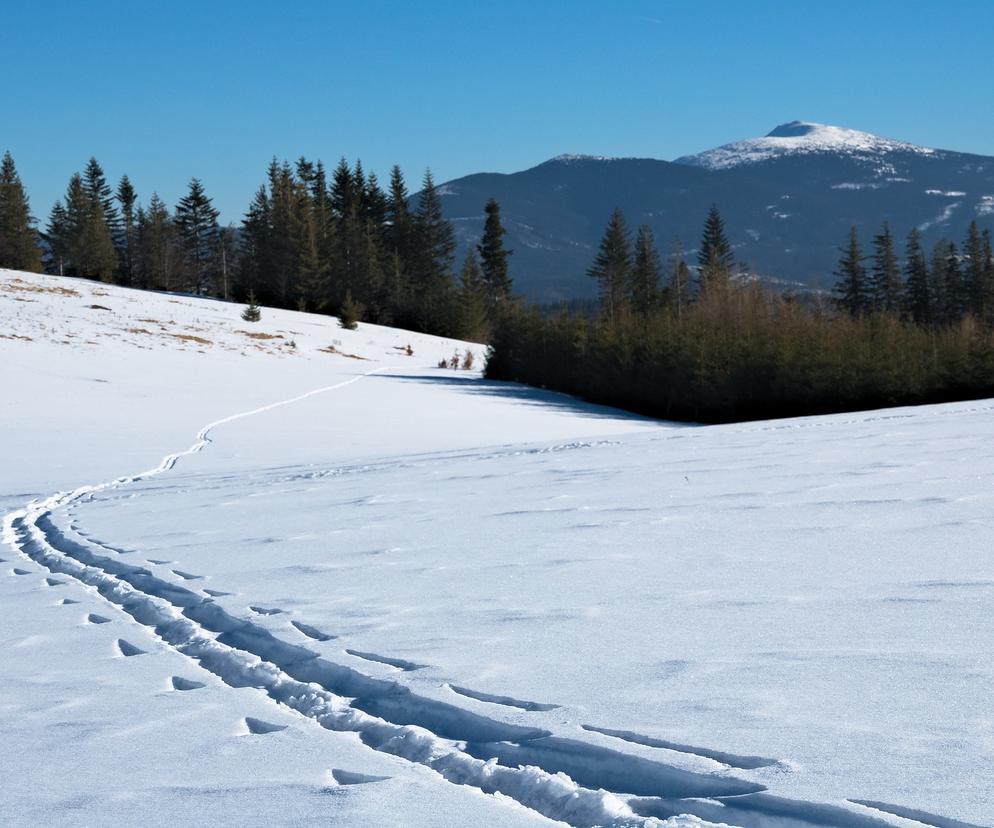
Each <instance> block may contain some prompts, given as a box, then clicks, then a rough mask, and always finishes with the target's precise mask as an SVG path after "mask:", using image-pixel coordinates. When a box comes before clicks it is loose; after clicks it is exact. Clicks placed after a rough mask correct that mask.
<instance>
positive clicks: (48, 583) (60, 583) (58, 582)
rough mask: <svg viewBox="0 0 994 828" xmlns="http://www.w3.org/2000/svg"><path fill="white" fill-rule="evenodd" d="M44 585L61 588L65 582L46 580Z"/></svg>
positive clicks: (52, 579)
mask: <svg viewBox="0 0 994 828" xmlns="http://www.w3.org/2000/svg"><path fill="white" fill-rule="evenodd" d="M45 583H46V584H47V585H48V586H62V585H63V584H64V583H65V581H60V580H59V579H58V578H46V579H45Z"/></svg>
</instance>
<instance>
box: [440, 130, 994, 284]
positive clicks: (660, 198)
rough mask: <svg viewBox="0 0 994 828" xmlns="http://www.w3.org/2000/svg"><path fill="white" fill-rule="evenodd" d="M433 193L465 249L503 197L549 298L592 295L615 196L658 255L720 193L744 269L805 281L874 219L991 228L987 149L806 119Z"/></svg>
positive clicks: (695, 228) (874, 226) (577, 158)
mask: <svg viewBox="0 0 994 828" xmlns="http://www.w3.org/2000/svg"><path fill="white" fill-rule="evenodd" d="M441 192H442V193H444V197H443V198H442V205H443V209H444V211H445V214H446V216H447V218H449V219H450V220H451V221H453V223H454V226H455V228H456V236H457V240H458V242H459V245H460V248H461V251H463V250H466V249H468V248H469V247H470V246H471V245H472V244H474V243H475V240H476V238H477V237H478V236H479V233H480V230H481V229H482V221H483V213H482V208H483V205H484V204H485V203H486V200H487V199H488V198H490V197H494V198H496V199H497V200H498V202H500V204H501V210H502V215H503V217H504V219H505V223H506V225H507V229H508V236H507V243H508V246H509V247H511V248H512V249H514V250H515V254H514V256H513V257H512V259H511V267H512V275H513V277H514V278H515V284H516V287H517V288H518V290H520V291H521V292H522V293H524V294H525V295H526V296H528V297H530V298H532V299H536V300H539V301H547V302H557V301H562V300H569V299H583V298H589V297H591V296H593V295H595V293H596V285H595V284H594V283H593V280H591V279H589V278H587V277H586V275H585V273H586V269H587V267H588V266H589V264H590V261H591V260H592V259H593V256H594V253H595V251H596V248H597V245H598V243H599V240H600V236H601V234H602V233H603V230H604V227H605V225H606V223H607V220H608V217H609V215H610V213H611V211H612V210H613V209H614V208H615V207H620V208H621V209H622V211H623V212H624V213H625V216H626V218H627V220H628V223H629V227H630V229H631V230H632V231H634V230H635V228H636V227H637V226H638V225H640V224H643V223H644V224H647V225H649V227H650V229H652V231H653V233H654V234H655V236H656V240H657V244H658V245H659V247H660V252H661V253H662V254H663V256H664V257H666V256H667V255H668V253H669V252H670V251H671V250H672V249H676V248H682V249H683V251H684V253H685V254H687V255H688V259H689V260H690V261H691V262H692V261H693V252H694V250H695V249H696V245H697V240H698V239H699V236H700V230H701V226H702V225H703V222H704V217H705V215H706V213H707V210H708V208H709V207H710V206H711V204H717V205H718V207H719V209H720V210H721V212H722V215H723V217H724V218H725V222H726V225H727V228H728V232H729V236H730V238H731V241H732V244H733V246H734V248H735V254H736V258H737V259H738V260H739V261H740V262H742V263H744V264H745V265H746V266H747V268H748V270H749V271H750V272H751V273H753V274H755V275H757V276H759V277H760V278H763V279H766V280H769V281H775V282H781V283H782V282H787V283H794V284H796V285H798V286H806V287H810V288H827V287H830V286H831V284H832V283H833V281H834V277H833V276H832V272H833V271H834V269H835V265H836V262H837V260H838V247H839V245H840V244H841V243H842V241H843V240H844V239H845V236H846V234H847V233H848V230H849V228H850V227H851V226H855V227H857V230H858V231H859V232H860V233H861V235H862V237H863V241H864V243H865V244H867V245H868V244H869V241H870V237H871V235H872V234H875V233H877V232H878V231H879V228H880V226H881V224H882V223H883V222H884V221H888V222H890V224H891V227H892V229H893V231H894V232H895V233H896V234H897V235H899V236H903V235H905V234H906V233H907V232H908V231H910V230H911V228H912V227H917V228H919V229H920V230H921V232H922V233H923V235H924V237H925V242H926V244H928V245H931V244H934V243H935V242H936V241H938V240H939V239H940V238H950V239H952V240H954V241H957V242H958V241H960V240H961V239H962V237H963V235H964V234H965V231H966V228H967V227H968V225H969V223H970V221H972V220H976V221H977V222H978V224H980V226H981V227H982V229H992V230H994V157H990V156H982V155H975V154H971V153H962V152H956V151H953V150H945V149H935V148H931V147H922V146H919V145H916V144H912V143H909V142H906V141H900V140H897V139H893V138H884V137H881V136H877V135H874V134H872V133H868V132H861V131H859V130H854V129H849V128H847V127H839V126H831V125H826V124H819V123H816V122H814V121H787V122H785V123H782V124H780V125H778V126H777V127H775V128H774V129H773V130H771V132H770V133H768V134H767V135H765V136H762V137H759V138H751V139H745V140H742V141H735V142H732V143H730V144H724V145H721V146H719V147H714V148H712V149H710V150H704V151H702V152H701V153H696V154H694V155H689V156H681V157H680V158H677V159H674V160H673V161H666V160H662V159H654V158H609V157H606V156H598V155H583V154H576V153H569V154H563V155H558V156H555V157H553V158H550V159H548V160H546V161H543V162H541V163H539V164H537V165H535V166H533V167H530V168H528V169H525V170H520V171H518V172H513V173H475V174H472V175H468V176H463V177H461V178H457V179H453V180H451V181H448V182H446V183H445V184H444V185H442V189H441ZM461 251H460V252H461Z"/></svg>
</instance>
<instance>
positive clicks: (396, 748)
mask: <svg viewBox="0 0 994 828" xmlns="http://www.w3.org/2000/svg"><path fill="white" fill-rule="evenodd" d="M382 370H385V368H384V367H381V368H377V369H374V370H372V371H367V372H365V373H363V374H360V375H357V376H355V377H352V378H351V379H348V380H345V381H343V382H339V383H336V384H333V385H327V386H323V387H321V388H316V389H314V390H311V391H307V392H305V393H303V394H299V395H297V396H294V397H291V398H288V399H285V400H280V401H278V402H274V403H271V404H269V405H264V406H260V407H257V408H253V409H251V410H247V411H242V412H239V413H237V414H232V415H231V416H228V417H224V418H222V419H219V420H215V421H214V422H211V423H208V424H207V425H206V426H204V427H203V428H202V429H200V431H199V432H198V433H197V436H196V440H195V442H194V443H193V444H192V445H191V446H190V447H189V448H187V449H185V450H183V451H179V452H176V453H174V454H169V455H167V456H166V457H164V458H163V459H162V461H161V462H160V463H159V464H158V465H157V466H155V467H154V468H152V469H148V470H146V471H144V472H140V473H138V474H134V475H129V476H125V477H119V478H116V479H114V480H111V481H108V482H105V483H98V484H93V485H86V486H81V487H79V488H77V489H73V490H72V491H67V492H58V493H56V494H53V495H52V496H50V497H48V498H46V499H44V500H41V501H35V502H32V503H29V504H28V505H27V506H25V507H24V508H23V509H20V510H18V511H15V512H13V513H10V514H8V515H6V516H5V518H4V521H3V539H4V541H5V542H6V543H7V544H8V545H9V546H10V547H11V548H12V549H13V550H15V551H16V552H18V553H20V555H21V556H23V557H24V558H27V559H30V560H31V561H33V562H34V563H35V564H37V565H39V566H41V567H43V568H44V569H45V570H47V573H48V574H49V575H61V576H69V577H71V578H73V579H75V580H76V581H78V582H80V583H82V584H85V585H87V586H88V587H90V588H92V589H93V590H95V591H96V592H97V593H99V595H100V596H102V597H103V598H104V599H105V600H106V601H108V602H110V603H113V604H115V605H116V606H118V607H119V608H120V609H122V610H123V611H124V612H125V613H127V614H128V615H129V616H130V617H131V618H132V619H133V620H134V621H135V622H137V623H138V624H141V625H143V626H144V627H146V628H149V629H151V630H152V631H153V632H154V633H155V635H156V636H157V637H158V638H159V639H160V640H161V641H162V642H163V643H164V644H165V645H166V646H167V647H169V648H171V649H173V650H175V651H177V652H180V653H182V654H184V655H186V656H188V657H189V658H191V659H193V660H194V661H196V662H197V663H198V664H199V665H200V666H201V667H202V668H204V669H205V670H207V671H209V672H211V673H213V674H214V675H216V676H218V677H219V678H220V679H221V680H222V681H223V682H225V683H226V684H228V685H231V686H237V687H244V686H251V687H256V688H259V689H261V690H263V691H264V692H265V693H266V694H267V695H268V696H269V698H270V699H271V700H272V701H273V702H275V703H278V704H280V705H283V706H285V707H287V708H290V709H292V710H295V711H296V712H298V713H300V714H301V715H304V716H307V717H309V718H311V719H313V720H314V721H316V722H318V723H319V724H320V725H321V726H323V727H324V728H326V729H328V730H332V731H349V732H355V733H358V734H359V736H360V738H361V740H362V742H363V743H364V744H366V745H367V746H368V747H370V748H371V749H374V750H378V751H383V752H385V753H388V754H392V755H394V756H397V757H401V758H403V759H406V760H408V761H410V762H413V763H417V764H421V765H424V766H427V767H429V768H431V769H432V770H434V771H435V772H437V773H438V774H439V775H440V776H441V777H442V778H443V779H445V780H447V781H449V782H452V783H455V784H460V785H469V786H472V787H475V788H477V789H479V790H481V791H483V792H485V793H496V792H499V793H501V794H503V795H504V796H507V797H510V798H512V799H514V800H516V801H517V802H518V803H520V804H521V805H523V806H525V807H527V808H530V809H532V810H533V811H535V812H537V813H539V814H542V815H544V816H546V817H549V818H552V819H556V820H560V821H563V822H566V823H568V824H569V825H572V826H576V828H587V827H588V826H589V827H591V828H592V827H593V826H612V828H620V826H628V825H643V824H646V823H653V822H655V821H656V820H658V819H666V818H668V817H670V816H674V815H677V814H692V815H696V816H699V817H701V818H702V819H707V820H712V821H716V822H719V821H720V822H724V823H728V824H733V825H739V826H743V828H754V826H756V828H758V826H762V825H768V824H771V822H776V823H783V824H791V825H822V826H838V828H880V827H881V826H885V825H888V824H892V823H889V822H888V821H887V820H886V819H882V818H880V817H883V816H884V815H885V814H886V815H887V816H890V815H893V814H894V813H895V811H889V812H888V811H884V810H882V809H881V808H879V807H874V806H875V805H876V803H872V804H868V805H867V806H864V807H863V808H862V809H861V810H860V811H855V810H853V809H850V808H847V807H841V806H834V805H821V804H816V803H809V802H800V801H794V800H788V799H783V798H780V797H776V796H772V795H770V794H768V793H765V788H764V786H762V785H759V784H756V783H754V782H751V781H748V780H745V779H741V778H739V777H736V776H734V775H733V772H734V770H735V769H743V768H755V767H761V766H763V763H764V762H766V760H762V759H761V758H760V757H746V758H747V759H749V760H750V762H743V761H741V759H742V757H735V756H733V755H732V754H725V753H722V752H720V751H707V750H705V749H702V748H692V747H686V746H683V745H679V744H676V743H672V742H666V741H664V740H658V739H652V738H651V737H647V736H646V737H642V736H639V735H638V734H632V733H628V732H623V731H612V730H608V729H604V728H599V727H595V726H592V725H586V726H584V729H585V730H586V731H587V732H593V733H597V734H599V735H605V736H608V737H615V738H617V739H618V740H619V741H625V742H629V743H635V744H639V745H644V746H649V747H660V748H664V749H665V750H668V751H671V752H674V751H675V752H684V753H689V754H696V755H697V756H705V757H707V758H709V759H712V760H713V761H714V762H715V765H716V768H715V772H714V773H701V772H692V771H688V770H685V769H683V768H680V767H677V766H675V765H671V764H668V763H667V762H665V761H663V760H655V759H646V758H643V757H641V756H636V755H633V754H631V753H626V752H624V751H622V750H614V749H612V748H608V747H603V746H602V745H599V744H594V743H592V742H588V741H583V740H581V739H574V738H564V737H560V736H555V735H553V734H552V733H550V732H549V731H547V730H544V729H541V728H537V727H526V726H522V725H516V724H509V723H507V722H504V721H501V720H500V719H497V718H491V717H488V716H484V715H481V714H478V713H475V712H473V711H471V710H468V709H466V708H464V707H460V706H458V705H455V704H449V703H446V702H442V701H438V700H436V699H432V698H428V697H424V696H419V695H417V694H416V693H414V692H412V691H411V690H410V688H408V687H407V686H406V685H404V684H401V683H399V682H396V681H392V680H388V679H382V678H376V677H373V676H370V675H366V674H364V673H362V672H360V671H359V670H356V669H354V668H352V667H349V666H346V665H343V664H338V663H336V662H333V661H330V660H328V659H326V658H324V657H322V656H321V655H320V654H319V653H317V652H315V651H313V650H311V649H308V648H307V647H304V646H301V645H299V644H293V643H290V642H287V641H283V640H281V639H280V638H277V637H276V636H274V635H273V634H272V633H270V632H269V630H268V629H266V628H265V627H263V626H260V625H259V624H257V623H254V622H253V621H252V620H250V619H246V618H239V617H237V616H234V615H232V614H230V613H229V612H227V611H226V610H225V609H223V608H222V607H221V606H220V605H218V604H217V603H216V602H215V601H214V597H215V596H218V595H223V594H225V593H222V592H219V591H217V590H211V591H208V590H198V591H195V590H194V589H192V588H190V587H188V586H186V585H181V584H177V583H173V582H171V581H166V580H164V579H162V578H160V577H158V576H156V575H155V574H154V573H153V572H151V571H150V570H149V569H147V568H145V567H141V566H135V565H131V564H126V563H124V562H123V561H122V559H121V557H119V555H120V554H123V553H125V552H128V551H130V550H118V549H115V548H114V547H113V546H110V545H109V544H107V543H104V542H103V541H97V540H95V539H93V538H88V537H85V536H84V535H82V534H81V533H79V532H77V531H75V530H74V529H73V527H72V525H71V524H69V525H68V526H60V525H59V523H58V521H57V520H56V519H55V518H56V514H57V513H59V512H61V511H62V510H65V509H66V508H67V507H69V506H70V505H72V504H74V503H76V502H78V501H80V500H82V499H84V498H87V497H91V496H93V495H95V494H97V493H100V492H103V491H106V490H108V489H116V488H121V487H124V486H127V485H129V484H132V483H135V482H137V481H140V480H145V479H148V478H150V477H154V476H156V475H160V474H164V473H166V472H168V471H170V470H171V469H172V468H173V467H174V466H175V465H176V463H177V462H178V461H179V460H180V459H182V458H183V457H187V456H190V455H193V454H196V453H198V452H200V451H202V450H203V449H204V448H206V447H207V446H208V445H209V444H210V442H211V439H210V434H211V432H212V431H213V430H214V429H216V428H218V427H219V426H222V425H225V424H227V423H231V422H234V421H236V420H240V419H244V418H247V417H252V416H255V415H258V414H263V413H265V412H269V411H272V410H274V409H277V408H280V407H282V406H286V405H291V404H293V403H296V402H299V401H301V400H304V399H307V398H309V397H313V396H316V395H319V394H325V393H328V392H330V391H334V390H337V389H341V388H344V387H346V386H349V385H352V384H353V383H356V382H359V381H360V380H362V379H363V378H365V377H368V376H370V375H371V374H375V373H377V372H379V371H382ZM15 571H16V572H17V573H18V574H21V573H22V572H26V571H25V570H21V569H17V570H15ZM176 574H177V576H178V577H179V578H181V579H182V581H183V584H189V585H190V586H193V585H195V578H196V576H189V577H188V574H187V573H181V572H177V573H176ZM47 583H48V584H49V585H50V586H54V585H57V584H60V583H62V582H61V581H58V580H57V579H55V578H52V577H48V578H47ZM91 619H92V620H91V623H101V622H102V620H103V618H102V616H96V615H92V616H91ZM294 626H295V627H296V629H297V630H298V631H300V632H301V633H302V634H303V635H304V636H305V637H307V638H309V639H312V640H315V641H326V640H330V639H331V638H333V636H330V635H328V634H326V633H323V632H321V631H319V630H317V629H316V628H314V627H311V626H309V625H307V624H303V623H298V622H294ZM118 647H119V648H120V650H121V652H122V654H123V655H128V656H135V655H141V654H143V651H142V650H140V649H139V648H137V647H135V646H134V645H132V644H130V643H129V642H127V641H125V640H123V639H121V640H120V641H118ZM354 655H355V656H358V657H359V658H363V659H367V660H371V661H379V662H383V663H387V664H395V666H397V667H398V669H401V670H413V669H418V668H419V667H420V666H421V665H415V664H412V663H410V662H403V663H400V660H398V659H389V658H386V657H383V656H377V655H375V654H370V653H360V652H358V651H356V652H355V653H354ZM172 681H173V683H174V686H176V687H177V689H184V690H189V689H193V688H195V687H196V686H197V685H198V684H199V683H197V682H190V681H188V680H185V679H181V678H180V679H178V678H176V677H173V679H172ZM177 682H178V684H177ZM453 691H454V693H456V694H458V695H460V696H463V697H466V698H469V699H472V700H475V701H478V702H482V703H491V704H495V705H503V706H509V707H512V708H516V709H518V710H525V711H528V712H531V711H545V710H551V709H554V708H555V707H556V706H555V705H549V704H541V703H537V702H522V701H520V700H517V699H512V698H510V697H503V696H495V695H491V694H487V693H482V692H478V691H472V690H467V689H466V688H463V687H458V688H453ZM246 722H247V727H248V728H249V730H250V731H252V732H256V730H260V729H263V730H264V729H265V727H266V726H267V724H266V723H265V722H261V723H260V722H258V721H256V720H251V721H250V720H246ZM253 728H255V730H253ZM260 732H261V731H260ZM664 756H665V754H664ZM735 760H739V761H735ZM766 764H773V762H772V760H769V762H766ZM343 773H344V772H343ZM916 813H920V812H916ZM877 814H879V815H880V817H878V816H877ZM901 815H902V816H905V814H903V813H902V814H901ZM905 818H906V819H907V818H908V817H906V816H905ZM921 824H929V823H928V822H925V821H922V822H921ZM931 824H936V823H935V822H933V823H931Z"/></svg>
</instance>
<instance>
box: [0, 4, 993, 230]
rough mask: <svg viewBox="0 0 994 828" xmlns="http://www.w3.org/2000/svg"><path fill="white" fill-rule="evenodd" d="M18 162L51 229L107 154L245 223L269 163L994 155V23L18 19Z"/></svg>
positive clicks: (723, 7) (297, 7) (879, 8)
mask: <svg viewBox="0 0 994 828" xmlns="http://www.w3.org/2000/svg"><path fill="white" fill-rule="evenodd" d="M2 27H3V45H2V48H0V70H2V77H3V78H4V79H5V81H6V83H5V88H4V94H3V98H2V103H0V151H2V150H3V149H5V148H6V149H9V150H10V151H11V152H12V153H13V154H14V158H15V160H16V161H17V164H18V168H19V170H20V172H21V176H22V178H23V179H24V181H25V183H26V185H27V186H28V189H29V193H30V195H31V198H32V209H33V212H34V213H35V214H36V215H38V216H39V217H41V218H44V217H46V216H47V214H48V211H49V209H50V208H51V205H52V202H53V201H54V199H56V198H57V197H59V196H60V195H61V194H62V192H63V191H64V189H65V184H66V181H67V179H68V177H69V175H70V174H71V173H72V172H73V171H75V170H78V169H81V168H82V166H83V164H84V163H85V161H86V159H87V158H88V157H89V156H90V155H96V157H97V158H98V159H100V161H101V162H102V164H103V165H104V168H105V170H106V172H107V174H108V176H109V177H110V178H111V179H112V180H115V181H116V179H117V178H119V177H120V175H121V174H122V173H125V172H127V173H128V174H129V176H130V177H131V179H132V181H133V183H134V184H135V186H136V187H137V188H138V191H139V195H140V197H141V198H142V200H143V201H144V200H146V199H147V198H148V196H149V195H150V194H151V191H152V190H157V191H158V192H159V194H160V195H161V196H162V197H163V198H165V199H166V200H167V201H168V202H169V203H170V204H172V203H175V201H176V199H177V198H178V196H179V195H181V193H182V191H183V190H184V188H185V184H186V182H187V181H188V180H189V178H190V177H191V176H197V177H199V178H200V179H202V180H203V182H204V184H205V186H206V187H207V190H208V193H209V194H210V195H212V196H213V197H214V200H215V204H216V205H217V206H218V207H219V208H220V209H221V211H222V218H223V220H224V221H226V222H227V221H231V222H238V221H239V220H240V219H241V216H242V213H243V211H244V209H245V206H246V205H247V203H248V200H249V199H250V197H251V195H252V193H253V191H254V190H255V189H256V188H257V187H258V185H259V184H260V183H261V181H262V177H263V174H264V171H265V167H266V165H267V163H268V161H269V159H270V158H271V157H272V156H273V155H276V156H277V157H279V158H284V157H287V158H291V159H293V158H296V157H297V156H299V155H301V154H303V155H307V156H308V157H311V158H321V159H323V160H324V161H325V163H326V164H327V165H329V166H331V165H333V164H334V163H335V162H336V161H337V159H338V158H339V157H340V156H342V155H345V156H347V157H349V158H350V159H354V158H356V157H360V158H361V159H362V161H363V165H364V166H365V167H366V169H367V170H370V169H371V170H374V171H376V172H378V173H379V174H380V177H381V178H383V179H385V178H386V174H387V172H388V170H389V167H390V165H392V164H393V163H399V164H400V165H401V166H402V167H403V168H404V171H405V173H406V174H407V177H408V180H409V182H410V183H411V184H412V189H416V186H415V185H416V182H417V181H419V180H420V177H421V173H422V172H423V170H424V168H425V167H426V166H430V167H431V168H432V170H433V171H434V173H435V176H436V179H437V180H439V181H444V180H446V179H450V178H454V177H457V176H460V175H464V174H467V173H471V172H479V171H499V172H513V171H515V170H519V169H524V168H527V167H530V166H533V165H534V164H536V163H539V162H541V161H543V160H545V159H547V158H549V157H551V156H553V155H557V154H559V153H562V152H584V153H592V154H599V155H625V156H648V157H654V158H663V159H672V158H675V157H677V156H679V155H682V154H686V153H690V152H695V151H698V150H702V149H705V148H708V147H711V146H715V145H718V144H722V143H726V142H728V141H732V140H736V139H739V138H747V137H752V136H755V135H761V134H765V133H766V132H768V131H769V130H770V129H772V128H773V127H774V126H776V125H777V124H778V123H781V122H784V121H788V120H793V119H795V118H798V119H806V120H814V121H822V122H826V123H835V124H840V125H844V126H850V127H854V128H857V129H864V130H867V131H870V132H876V133H880V134H883V135H887V136H890V137H895V138H902V139H905V140H909V141H913V142H916V143H921V144H926V145H929V146H938V147H945V148H949V149H959V150H963V151H969V152H977V153H983V154H988V155H994V100H992V97H994V92H992V88H991V64H990V32H991V31H992V28H994V1H992V0H959V2H947V3H940V2H928V3H926V2H915V1H914V0H904V2H884V1H883V0H879V1H878V2H863V3H849V2H841V1H840V0H836V1H835V2H831V3H825V2H821V3H816V2H807V1H806V0H794V2H779V0H777V1H776V2H774V1H772V0H771V1H770V2H764V0H753V2H748V3H747V2H742V0H739V2H724V1H723V0H711V2H709V3H707V4H704V3H699V2H660V0H655V1H653V0H632V1H631V2H624V0H620V1H619V2H613V3H605V2H542V0H532V2H517V0H511V1H510V2H497V3H492V2H488V3H483V2H471V0H463V2H442V1H441V0H440V2H434V3H429V2H424V3H416V2H385V0H383V1H381V2H376V1H375V0H373V1H371V2H353V3H344V2H313V3H312V2H298V3H285V4H279V3H267V2H250V0H245V1H244V2H230V3H229V2H209V1H208V0H205V1H204V2H200V3H195V2H164V3H158V4H155V5H154V6H153V4H150V3H135V2H128V3H125V2H111V1H110V0H92V1H91V2H88V3H79V2H73V3H68V2H67V3H45V2H41V0H40V1H39V2H37V3H12V2H11V3H8V4H6V8H5V9H4V14H3V22H2Z"/></svg>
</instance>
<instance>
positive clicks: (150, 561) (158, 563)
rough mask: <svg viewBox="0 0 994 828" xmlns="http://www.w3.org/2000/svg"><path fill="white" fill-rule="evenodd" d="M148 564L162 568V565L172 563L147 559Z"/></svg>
mask: <svg viewBox="0 0 994 828" xmlns="http://www.w3.org/2000/svg"><path fill="white" fill-rule="evenodd" d="M148 562H149V563H150V564H155V565H156V566H163V565H164V564H171V563H172V561H162V560H157V559H155V558H149V559H148Z"/></svg>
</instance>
